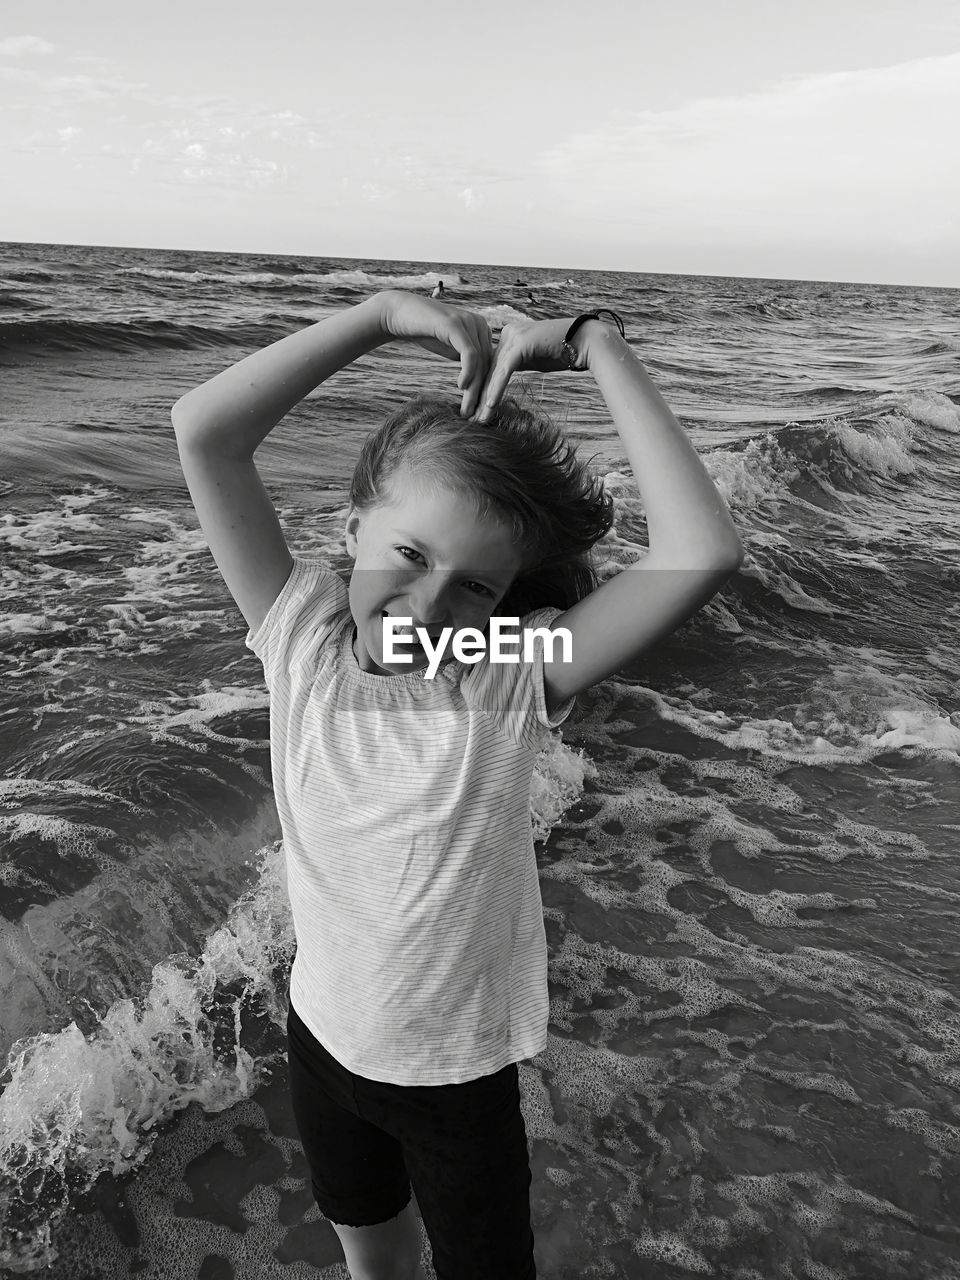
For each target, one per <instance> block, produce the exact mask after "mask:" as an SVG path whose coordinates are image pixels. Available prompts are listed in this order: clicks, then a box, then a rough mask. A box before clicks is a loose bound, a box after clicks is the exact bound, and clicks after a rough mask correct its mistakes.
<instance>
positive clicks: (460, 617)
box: [346, 470, 522, 675]
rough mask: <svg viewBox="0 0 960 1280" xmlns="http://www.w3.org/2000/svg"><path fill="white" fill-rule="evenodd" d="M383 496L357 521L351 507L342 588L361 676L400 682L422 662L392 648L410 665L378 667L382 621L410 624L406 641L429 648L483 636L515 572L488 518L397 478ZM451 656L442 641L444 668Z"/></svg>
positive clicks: (413, 651)
mask: <svg viewBox="0 0 960 1280" xmlns="http://www.w3.org/2000/svg"><path fill="white" fill-rule="evenodd" d="M391 490H392V492H393V493H394V494H395V495H397V496H396V498H395V500H394V501H392V502H383V503H380V504H379V505H378V506H376V507H374V508H373V509H372V510H370V511H367V512H363V513H361V512H358V511H357V510H356V508H354V507H351V508H350V513H349V515H348V517H347V524H346V542H347V551H348V552H349V554H350V555H351V556H352V557H353V560H354V562H355V563H354V566H353V573H352V575H351V577H350V588H349V597H350V612H351V613H352V614H353V620H354V622H355V623H356V627H357V638H356V642H355V645H354V653H355V654H356V657H357V662H358V663H359V665H360V667H361V668H362V670H364V671H369V672H372V673H374V674H377V675H398V674H400V675H402V674H404V673H409V672H411V671H416V670H418V669H419V668H421V667H425V666H426V665H427V662H428V658H427V655H426V653H425V652H424V650H423V649H422V648H421V647H420V645H419V644H413V645H409V644H404V645H402V646H398V650H397V651H398V652H402V653H404V654H407V655H410V656H412V658H413V661H412V662H391V663H387V662H385V661H384V659H383V616H384V614H388V615H390V616H391V617H395V618H405V617H408V618H411V619H412V622H411V624H410V631H409V634H411V635H413V636H414V637H416V628H417V627H423V628H425V629H426V630H427V632H428V633H429V635H430V636H431V638H432V639H433V640H436V638H437V637H439V635H440V632H441V631H442V630H443V629H444V628H445V627H452V628H453V630H454V633H456V632H457V631H459V630H460V629H461V628H462V627H476V628H477V630H479V631H483V629H484V627H485V626H486V625H487V623H488V622H489V620H490V616H491V614H493V613H494V612H495V611H496V607H497V605H498V604H499V603H500V601H501V600H502V599H503V597H504V596H505V595H506V593H507V591H508V590H509V589H510V586H511V584H512V582H513V579H514V577H515V576H516V574H517V572H518V570H519V569H520V567H521V564H522V557H521V553H520V550H519V549H518V548H517V546H516V544H515V543H514V541H513V538H512V536H511V534H510V533H509V531H508V530H507V529H506V528H505V527H504V526H503V525H502V524H500V523H499V522H498V521H496V520H494V519H493V518H491V517H488V518H487V519H486V520H483V521H481V520H479V519H478V518H477V516H476V512H475V510H474V508H473V507H472V506H471V505H470V504H469V503H467V502H465V501H464V500H463V498H461V497H460V496H459V495H458V494H454V493H452V492H451V491H450V490H447V489H441V490H439V491H433V490H429V489H426V488H419V487H417V486H416V484H415V482H413V481H412V480H411V479H410V477H409V476H408V474H407V473H406V472H404V471H402V470H401V471H400V472H399V473H398V474H397V475H396V476H395V477H394V481H393V483H392V484H391ZM404 633H406V628H396V629H395V634H397V635H401V634H404ZM450 640H452V637H450ZM452 656H453V655H452V650H451V644H450V642H449V640H448V643H447V647H446V649H445V651H444V661H445V662H446V661H449V660H450V658H451V657H452Z"/></svg>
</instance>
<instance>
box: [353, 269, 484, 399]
mask: <svg viewBox="0 0 960 1280" xmlns="http://www.w3.org/2000/svg"><path fill="white" fill-rule="evenodd" d="M377 299H378V301H379V303H380V327H381V329H382V330H383V334H384V336H385V337H386V338H388V339H389V338H398V339H400V340H402V341H407V342H415V343H416V344H417V346H418V347H423V348H424V349H425V350H426V351H432V352H433V353H434V354H435V355H439V356H444V357H445V358H446V359H447V360H459V361H460V377H459V378H458V379H457V387H458V389H459V390H461V391H462V392H463V400H462V401H461V404H460V414H461V417H464V418H469V417H470V416H471V414H472V413H473V412H474V410H475V409H476V407H477V404H478V403H479V400H480V393H481V392H482V390H483V388H484V385H485V383H486V380H487V374H488V373H489V372H490V367H491V365H492V364H493V334H492V333H491V332H490V326H489V325H488V324H487V322H486V320H484V318H483V316H481V315H477V313H476V312H474V311H465V310H463V309H462V308H460V307H452V306H450V304H449V303H447V302H440V301H439V300H437V299H435V298H424V297H421V296H420V295H419V294H416V293H407V292H405V291H404V290H403V289H387V290H385V291H384V292H383V293H380V294H378V295H377Z"/></svg>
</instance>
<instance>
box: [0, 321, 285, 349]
mask: <svg viewBox="0 0 960 1280" xmlns="http://www.w3.org/2000/svg"><path fill="white" fill-rule="evenodd" d="M275 336H281V335H275ZM270 338H271V334H270V333H269V332H268V326H265V325H263V324H240V325H229V326H227V325H225V326H223V327H219V328H215V327H208V326H206V325H197V324H175V323H173V322H171V321H169V320H149V319H141V320H129V321H113V322H111V321H102V320H101V321H86V320H23V321H17V322H11V323H9V324H0V352H2V351H4V350H6V351H16V352H18V353H27V354H31V353H33V354H38V355H48V354H50V353H51V352H67V351H121V352H132V351H142V350H147V349H153V348H158V347H161V348H168V349H170V350H178V351H189V350H194V349H196V348H203V347H229V346H244V347H247V346H258V345H259V346H262V345H264V344H265V342H267V341H269V340H270Z"/></svg>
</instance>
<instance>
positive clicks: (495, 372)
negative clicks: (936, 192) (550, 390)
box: [477, 345, 520, 422]
mask: <svg viewBox="0 0 960 1280" xmlns="http://www.w3.org/2000/svg"><path fill="white" fill-rule="evenodd" d="M519 366H520V359H519V354H518V352H517V350H516V349H515V348H513V347H511V346H509V345H508V346H507V348H506V349H504V348H503V346H500V347H498V349H497V354H496V358H495V359H494V362H493V367H492V368H491V370H490V376H489V377H488V378H487V383H486V386H485V387H484V388H483V397H482V401H481V403H480V406H479V410H478V412H477V421H478V422H489V421H490V419H491V417H492V416H493V411H494V409H495V408H496V407H497V405H498V404H499V403H500V399H501V397H502V396H503V393H504V392H505V391H506V389H507V383H508V382H509V381H510V379H511V378H512V377H513V375H514V374H515V373H516V371H517V369H518V368H519Z"/></svg>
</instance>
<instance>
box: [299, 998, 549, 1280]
mask: <svg viewBox="0 0 960 1280" xmlns="http://www.w3.org/2000/svg"><path fill="white" fill-rule="evenodd" d="M287 1043H288V1050H289V1053H288V1057H289V1063H290V1095H291V1099H292V1101H293V1114H294V1117H295V1119H296V1123H297V1128H298V1130H299V1132H300V1141H301V1142H302V1143H303V1150H304V1153H305V1155H306V1157H307V1163H308V1164H309V1166H310V1174H311V1179H312V1184H313V1194H314V1197H315V1198H316V1201H317V1204H318V1205H319V1206H320V1210H321V1212H322V1213H323V1215H324V1216H325V1217H326V1218H328V1219H329V1220H330V1221H331V1222H338V1223H342V1224H344V1225H347V1226H351V1227H364V1226H372V1225H373V1224H375V1223H379V1222H388V1221H389V1220H390V1219H391V1218H395V1217H396V1216H397V1215H398V1214H399V1213H401V1212H402V1211H403V1210H404V1209H405V1208H406V1206H407V1205H408V1204H409V1202H410V1190H411V1183H412V1184H413V1188H414V1189H415V1191H416V1193H417V1205H418V1207H419V1209H420V1213H421V1215H422V1217H423V1224H424V1227H425V1228H426V1231H427V1235H428V1236H429V1238H430V1244H431V1246H432V1249H433V1265H434V1268H435V1270H436V1273H437V1280H491V1277H494V1276H495V1277H497V1280H535V1277H536V1274H537V1272H536V1266H535V1264H534V1259H533V1231H532V1229H531V1226H530V1182H531V1174H530V1159H529V1154H528V1151H527V1132H526V1128H525V1127H524V1123H523V1114H522V1112H521V1110H520V1085H519V1076H518V1073H517V1064H516V1063H515V1062H514V1063H511V1064H510V1065H509V1066H506V1067H504V1068H503V1070H502V1071H497V1072H495V1073H494V1074H493V1075H489V1076H481V1077H480V1078H479V1079H477V1080H468V1081H466V1082H465V1083H464V1084H443V1085H409V1086H408V1085H399V1084H384V1083H382V1082H381V1081H378V1080H367V1079H366V1078H365V1077H364V1076H357V1075H354V1074H353V1072H352V1071H348V1070H347V1069H346V1067H343V1066H341V1065H340V1063H339V1062H337V1061H336V1059H335V1058H333V1057H331V1055H330V1054H329V1053H328V1052H327V1051H326V1049H324V1047H323V1046H322V1045H321V1044H320V1043H319V1042H318V1041H317V1040H316V1039H315V1038H314V1036H313V1035H312V1034H311V1033H310V1031H308V1029H307V1028H306V1027H305V1026H304V1024H303V1022H302V1021H301V1020H300V1018H299V1017H298V1015H297V1013H296V1011H295V1010H294V1008H293V1007H292V1006H291V1008H290V1014H289V1017H288V1019H287Z"/></svg>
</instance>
